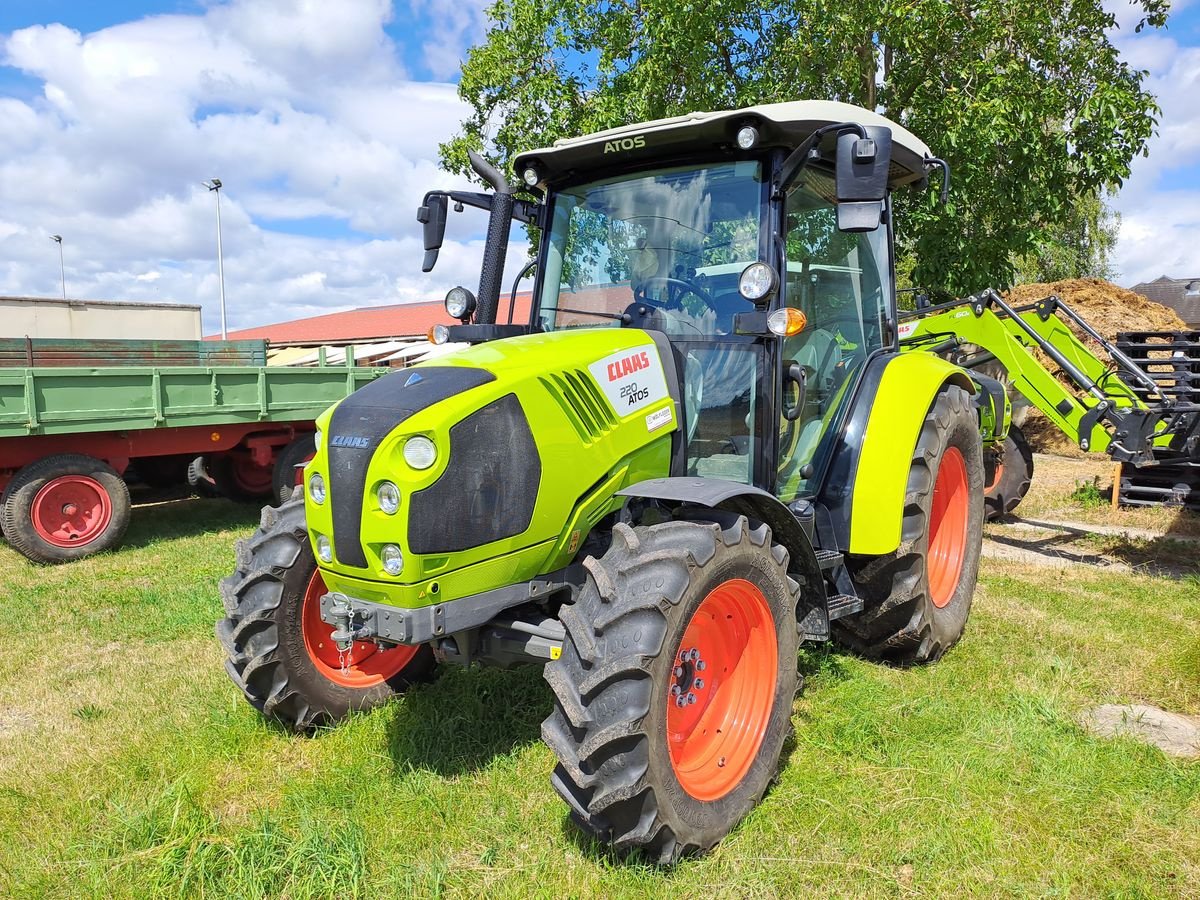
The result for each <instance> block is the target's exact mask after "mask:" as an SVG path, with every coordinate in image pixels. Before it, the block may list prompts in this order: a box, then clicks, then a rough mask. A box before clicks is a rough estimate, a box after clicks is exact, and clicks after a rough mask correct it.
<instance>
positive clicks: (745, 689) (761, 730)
mask: <svg viewBox="0 0 1200 900" xmlns="http://www.w3.org/2000/svg"><path fill="white" fill-rule="evenodd" d="M778 657H779V648H778V646H777V641H776V636H775V622H774V620H773V619H772V617H771V610H770V607H768V606H767V601H766V598H765V597H763V594H762V591H761V590H759V589H758V587H757V586H756V585H754V584H751V583H750V582H749V581H745V580H744V579H741V578H734V579H731V580H729V581H726V582H725V583H724V584H721V585H719V586H718V587H716V588H714V589H713V590H712V592H711V593H709V595H708V596H707V597H705V598H704V601H703V602H702V603H701V604H700V606H699V607H698V608H697V609H696V612H695V613H693V615H692V618H691V621H689V622H688V625H687V629H686V630H685V631H684V633H683V639H682V640H681V641H680V644H679V650H678V651H677V652H676V654H675V660H674V664H673V669H672V675H673V677H672V679H671V684H670V687H669V689H668V694H667V747H668V749H669V751H670V755H671V766H672V768H674V770H675V777H676V778H677V779H678V780H679V784H680V786H681V787H682V788H683V789H684V790H685V791H687V792H688V793H689V794H690V795H691V796H693V797H694V798H696V799H697V800H704V801H711V800H718V799H720V798H721V797H724V796H725V795H726V794H728V793H729V792H730V791H732V790H733V789H734V788H735V787H737V785H738V784H740V783H741V781H742V779H743V778H745V777H746V773H747V772H749V771H750V766H751V765H752V764H753V763H754V760H755V759H756V758H757V756H758V751H759V748H760V747H761V746H762V742H763V737H764V736H765V735H766V732H767V724H768V723H769V721H770V718H771V710H772V708H773V706H774V702H775V683H776V679H777V670H778ZM681 701H682V702H681Z"/></svg>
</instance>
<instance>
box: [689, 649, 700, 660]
mask: <svg viewBox="0 0 1200 900" xmlns="http://www.w3.org/2000/svg"><path fill="white" fill-rule="evenodd" d="M699 658H700V651H699V650H697V649H696V648H695V647H693V648H692V649H691V650H689V651H688V659H690V660H691V661H692V662H695V661H696V660H698V659H699Z"/></svg>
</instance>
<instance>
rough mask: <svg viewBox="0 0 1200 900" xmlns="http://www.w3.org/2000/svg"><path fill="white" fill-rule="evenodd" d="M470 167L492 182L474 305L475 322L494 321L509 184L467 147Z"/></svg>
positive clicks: (509, 212) (505, 239)
mask: <svg viewBox="0 0 1200 900" xmlns="http://www.w3.org/2000/svg"><path fill="white" fill-rule="evenodd" d="M467 159H468V160H470V162H471V168H472V169H474V170H475V172H476V174H478V175H479V177H480V178H482V179H483V180H484V181H486V182H487V183H488V184H490V185H491V186H492V189H493V190H494V191H495V193H494V194H493V195H492V213H491V216H490V217H489V218H488V230H487V244H486V245H485V246H484V248H483V270H482V271H481V272H480V274H479V296H478V297H477V303H478V305H477V306H476V308H475V322H476V323H477V324H479V325H495V324H496V313H497V310H498V309H499V307H500V288H501V282H502V280H503V278H504V261H505V259H506V258H507V256H508V231H509V229H510V228H511V227H512V212H513V187H512V185H510V184H509V183H508V179H507V178H505V177H504V175H503V174H502V173H501V172H500V170H499V169H497V168H496V167H495V166H493V165H492V164H491V163H489V162H488V161H487V160H486V159H484V158H483V157H482V156H480V155H479V154H478V153H476V152H475V151H474V150H468V151H467Z"/></svg>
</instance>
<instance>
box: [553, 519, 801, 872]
mask: <svg viewBox="0 0 1200 900" xmlns="http://www.w3.org/2000/svg"><path fill="white" fill-rule="evenodd" d="M712 519H713V520H714V521H674V522H666V523H663V524H660V525H652V526H649V527H638V528H630V527H629V526H627V525H624V524H619V525H617V526H616V527H615V528H614V529H613V537H612V546H611V547H610V548H609V550H608V552H607V553H605V554H604V556H603V558H601V559H599V560H597V559H595V558H594V557H588V558H587V559H586V560H585V562H584V566H585V567H586V568H587V570H588V572H589V577H588V580H587V582H586V584H585V586H584V588H583V590H582V591H581V593H580V595H579V599H578V600H577V601H576V602H575V603H574V604H573V605H571V606H567V607H564V608H563V610H562V611H561V612H560V617H561V620H562V623H563V625H564V627H565V629H566V640H565V641H564V642H563V651H562V656H561V657H560V658H559V659H558V660H556V661H554V662H551V663H550V664H548V665H547V666H546V669H545V677H546V680H547V681H548V682H549V683H550V686H551V688H552V689H553V692H554V711H553V712H552V713H551V715H550V717H549V718H548V719H546V721H545V722H543V723H542V738H543V740H545V742H546V743H547V744H548V745H549V747H550V749H551V750H553V751H554V753H555V755H556V756H557V757H558V765H557V766H556V767H555V769H554V774H553V776H552V778H551V782H552V784H553V785H554V788H555V790H557V791H558V793H559V794H560V795H561V796H562V798H563V799H564V800H565V801H566V802H567V805H568V807H569V808H570V814H571V818H572V819H573V820H574V821H575V822H576V823H577V824H578V825H579V826H580V827H581V828H582V829H583V830H584V831H585V832H587V833H588V834H590V835H593V836H594V837H596V838H598V839H599V840H603V841H606V842H610V843H611V844H612V846H613V848H614V849H615V850H616V851H617V852H619V853H627V852H630V851H635V850H637V851H641V852H642V853H644V854H645V855H646V856H647V857H648V858H650V859H651V860H653V861H655V862H657V863H660V864H666V863H671V862H673V861H674V860H676V859H678V858H679V857H680V856H683V855H687V854H691V853H698V852H701V851H704V850H707V849H708V848H710V847H712V846H713V845H714V844H716V843H717V841H719V840H721V838H723V837H724V836H725V835H726V834H728V833H729V832H730V831H731V830H732V829H733V827H734V826H735V825H737V824H738V822H740V821H741V820H742V818H743V817H744V816H745V815H746V814H747V813H748V812H749V811H750V810H751V809H752V808H753V807H754V806H755V805H756V804H757V803H758V802H759V800H760V799H761V798H762V795H763V793H764V792H765V791H766V789H767V787H768V785H769V784H770V783H771V781H772V780H773V779H774V778H775V775H776V773H777V771H778V767H779V761H780V755H781V752H782V749H783V743H784V740H785V739H786V738H787V736H788V734H789V733H790V731H791V715H792V701H793V699H794V697H795V694H796V690H797V684H798V681H799V676H798V672H797V665H796V651H797V629H796V605H797V602H798V597H799V586H798V585H797V583H796V582H795V581H793V580H792V579H791V578H789V577H788V575H787V561H788V555H787V551H786V550H785V549H784V548H783V547H781V546H780V545H779V544H776V543H773V542H772V540H771V532H770V529H769V528H768V527H767V526H766V525H763V524H761V523H758V522H751V521H748V520H747V519H746V518H745V517H743V516H735V515H732V514H727V513H714V514H713V515H712Z"/></svg>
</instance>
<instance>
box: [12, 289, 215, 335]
mask: <svg viewBox="0 0 1200 900" xmlns="http://www.w3.org/2000/svg"><path fill="white" fill-rule="evenodd" d="M0 337H9V338H13V337H18V338H19V337H31V338H107V339H112V338H127V339H130V340H160V341H168V340H174V341H198V340H200V337H201V333H200V307H199V306H184V305H182V304H177V303H123V302H119V301H112V300H54V299H50V298H43V297H0Z"/></svg>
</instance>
